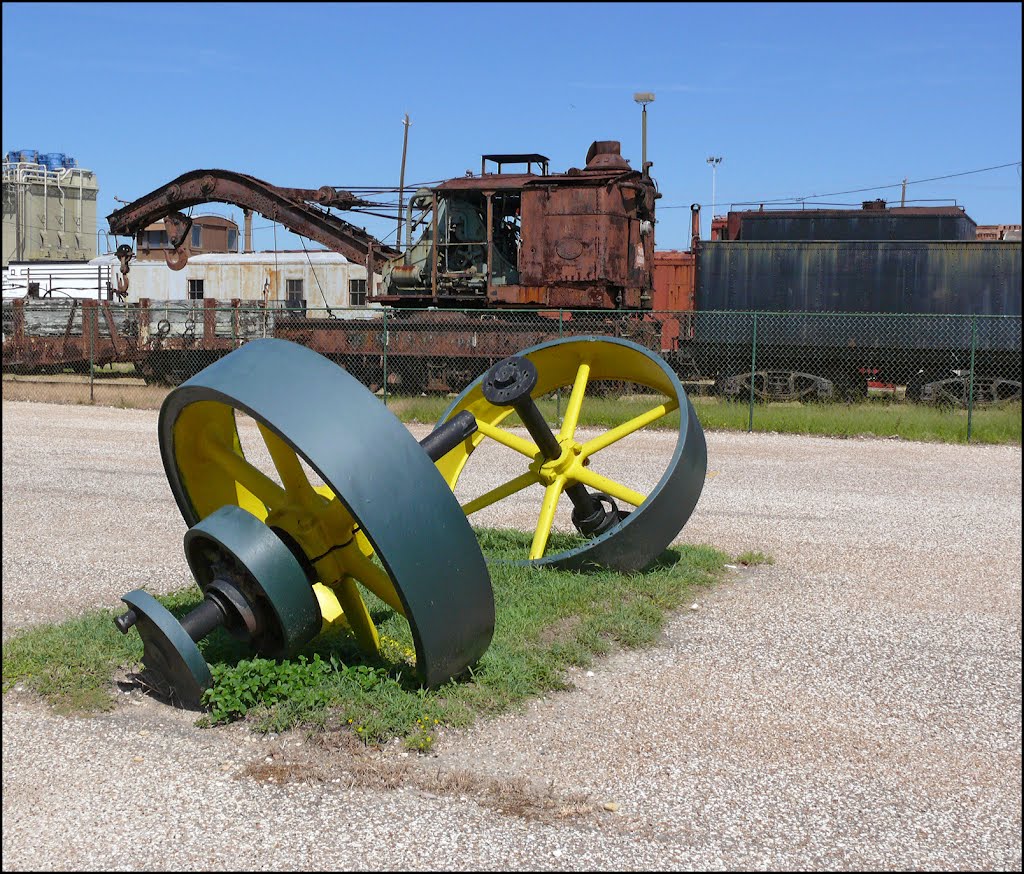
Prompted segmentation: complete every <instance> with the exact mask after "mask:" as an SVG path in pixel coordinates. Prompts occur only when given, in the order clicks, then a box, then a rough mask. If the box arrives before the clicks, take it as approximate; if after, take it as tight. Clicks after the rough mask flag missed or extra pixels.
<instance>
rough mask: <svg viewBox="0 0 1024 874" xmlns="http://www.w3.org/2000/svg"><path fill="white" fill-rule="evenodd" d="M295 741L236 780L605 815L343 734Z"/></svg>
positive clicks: (515, 812)
mask: <svg viewBox="0 0 1024 874" xmlns="http://www.w3.org/2000/svg"><path fill="white" fill-rule="evenodd" d="M297 737H298V736H297V735H295V734H294V733H290V735H289V737H282V738H281V739H278V740H277V741H276V742H275V743H274V744H273V745H272V746H271V748H270V749H269V751H266V752H265V753H264V754H263V757H262V758H261V759H260V760H259V761H253V762H250V763H249V764H248V765H246V766H245V767H244V768H243V769H242V770H241V771H240V772H239V774H238V777H239V778H240V779H245V778H248V779H253V780H258V781H260V782H263V783H273V784H278V785H283V784H288V783H306V784H309V783H340V785H341V787H342V788H345V789H372V790H377V791H393V790H395V789H399V788H411V789H415V790H418V791H419V792H421V793H422V794H423V795H424V796H425V797H428V798H454V799H460V800H470V801H473V802H475V803H476V804H479V805H480V806H481V807H486V808H488V809H490V810H493V811H495V812H496V813H501V814H504V815H508V816H516V817H520V818H521V819H525V820H531V821H545V822H551V821H556V820H558V821H563V820H573V819H575V820H578V819H586V818H591V817H598V816H600V815H602V814H604V815H607V813H609V812H610V811H609V809H608V808H606V807H604V806H602V805H601V804H600V803H599V802H596V801H595V800H594V799H592V798H590V797H589V796H587V795H583V794H579V793H571V794H562V793H559V792H557V791H555V788H554V784H553V783H551V782H548V783H546V784H544V785H535V784H533V783H531V782H529V781H528V780H525V779H519V778H516V779H508V778H505V779H499V778H494V777H487V776H482V775H479V774H475V773H472V772H471V771H467V770H462V769H453V768H448V767H442V766H438V765H437V764H432V759H431V758H430V757H426V756H418V755H416V754H415V753H407V754H403V753H399V752H392V751H391V750H375V749H373V748H369V747H366V746H364V745H363V744H362V743H361V742H360V741H359V740H357V739H356V738H354V737H352V736H351V734H349V733H348V732H346V731H328V732H325V733H323V734H321V735H318V736H315V737H313V738H309V739H307V740H305V741H304V742H302V743H301V745H300V744H299V743H298V742H297ZM405 756H407V758H406V757H405Z"/></svg>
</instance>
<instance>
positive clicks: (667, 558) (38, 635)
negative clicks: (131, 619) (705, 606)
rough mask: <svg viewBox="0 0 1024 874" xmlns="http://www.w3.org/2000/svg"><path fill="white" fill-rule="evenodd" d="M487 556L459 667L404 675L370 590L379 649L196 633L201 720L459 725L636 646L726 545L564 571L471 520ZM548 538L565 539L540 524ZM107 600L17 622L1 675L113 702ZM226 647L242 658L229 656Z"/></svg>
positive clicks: (181, 603) (343, 641)
mask: <svg viewBox="0 0 1024 874" xmlns="http://www.w3.org/2000/svg"><path fill="white" fill-rule="evenodd" d="M478 534H479V535H480V539H481V545H482V547H483V549H484V552H485V553H486V554H487V555H488V556H489V557H491V558H492V559H493V558H496V559H499V561H497V562H496V563H493V564H492V566H491V577H492V583H493V587H494V597H495V608H496V627H495V633H494V638H493V640H492V642H491V645H490V648H489V649H488V650H487V652H486V653H485V654H484V656H483V658H482V659H481V660H480V662H479V663H478V664H477V665H475V666H474V667H473V668H472V670H471V671H469V672H467V675H466V676H464V677H460V678H458V679H456V680H452V681H450V682H448V683H446V684H445V685H443V686H441V687H439V688H437V689H432V690H425V689H422V688H420V687H419V686H418V685H417V683H416V682H415V678H414V670H413V664H412V662H411V653H412V639H411V634H410V631H409V627H408V624H407V623H406V622H405V620H403V619H401V617H399V616H397V615H396V614H394V613H393V612H392V611H390V610H389V609H388V608H387V607H386V606H385V605H383V604H382V603H381V602H379V601H377V600H376V599H375V598H373V596H369V595H368V596H367V603H368V606H369V608H370V612H371V615H373V617H374V620H375V621H376V623H377V627H378V630H379V632H380V635H381V640H382V642H383V644H384V646H383V656H384V657H383V658H382V659H380V660H378V661H367V660H366V659H365V658H364V657H363V656H362V655H361V654H360V653H359V651H358V650H357V649H356V647H355V643H354V641H353V639H352V637H351V635H350V634H348V633H347V631H345V630H339V631H337V632H334V633H332V634H328V635H322V636H321V637H319V638H317V639H316V640H315V641H314V642H313V643H312V644H311V645H310V646H309V647H307V648H306V650H305V651H303V652H302V653H301V654H300V655H299V656H297V657H296V658H295V659H292V660H288V661H283V662H273V661H269V660H266V659H244V658H243V656H244V648H243V647H242V646H241V645H240V644H238V643H237V642H235V641H234V640H233V639H231V638H230V637H228V636H227V635H226V634H225V633H223V632H222V631H220V630H218V631H216V632H214V633H213V634H212V635H210V637H208V638H207V639H206V640H205V641H203V642H202V643H201V648H202V649H203V651H204V653H203V654H204V657H205V658H206V660H207V661H208V662H209V663H210V665H211V672H212V674H213V677H214V685H213V687H212V689H211V690H210V691H209V692H208V693H207V694H208V704H209V708H210V709H209V712H208V713H207V714H206V715H204V716H203V717H202V718H201V719H200V724H207V725H212V724H217V723H222V722H229V721H232V720H234V719H239V718H246V719H248V720H249V721H250V722H251V724H252V725H253V727H254V728H256V729H258V730H263V731H281V730H284V729H287V728H290V727H293V726H303V727H306V728H309V729H316V728H326V727H342V728H348V729H349V730H351V732H352V733H353V734H354V735H355V736H356V737H358V738H361V739H362V740H363V741H364V742H366V743H381V742H384V741H387V740H389V739H391V738H394V737H400V738H402V739H403V740H404V742H405V744H406V746H407V747H408V748H410V749H415V750H425V749H429V747H430V746H431V744H432V743H433V742H434V740H435V738H436V735H437V730H438V728H439V727H440V726H464V725H468V724H470V723H471V722H473V721H474V720H475V719H476V718H478V717H479V716H481V715H485V714H493V713H498V712H501V711H504V710H507V709H509V708H510V707H514V706H516V705H518V704H520V703H521V702H523V701H524V700H526V699H528V698H531V697H535V696H538V695H543V694H544V693H546V692H550V691H554V690H558V689H564V688H566V687H567V679H566V675H565V670H566V669H567V668H569V667H570V666H581V667H582V666H586V665H588V664H590V663H591V660H592V659H593V657H594V656H595V655H600V654H602V653H606V652H608V651H609V650H610V649H611V648H613V647H615V646H622V647H638V646H643V645H647V644H650V643H652V642H653V641H655V640H656V639H657V637H658V635H659V634H660V633H661V629H662V628H663V626H664V623H665V619H666V614H667V612H668V611H670V610H672V609H674V608H676V607H679V606H680V605H681V604H682V603H684V601H686V600H687V599H688V597H689V596H690V595H691V594H692V593H693V591H694V590H695V588H697V587H700V586H705V585H708V584H709V583H711V582H712V581H713V580H714V579H715V577H716V575H717V574H718V573H719V572H720V570H721V568H722V565H723V564H724V563H725V562H726V561H728V557H727V556H725V555H724V554H723V553H721V552H718V551H717V550H714V549H711V548H709V547H690V546H688V547H679V548H675V549H670V550H667V551H666V553H665V554H664V555H663V556H662V557H661V558H660V559H659V560H658V561H657V562H655V563H654V565H653V566H652V567H651V568H649V569H647V570H645V571H643V572H641V573H635V574H620V573H616V572H613V571H605V570H595V571H593V572H590V573H570V572H567V571H557V570H551V569H543V570H541V569H535V568H529V567H519V566H516V565H514V564H511V563H503V562H502V561H501V559H511V558H514V557H517V556H520V555H522V554H523V553H524V552H525V550H526V549H527V548H528V546H529V542H530V539H531V536H532V535H530V534H525V533H521V532H512V531H504V530H494V529H482V530H480V531H479V532H478ZM551 540H552V542H551V547H552V549H556V550H563V549H568V548H570V546H571V545H573V544H574V543H576V542H578V538H576V537H574V536H569V535H557V534H553V535H552V538H551ZM159 600H160V601H161V602H162V603H163V604H164V605H165V606H167V607H168V609H170V610H171V612H172V613H174V614H175V615H177V616H181V615H183V614H184V613H185V612H187V611H188V610H189V609H191V607H193V606H194V605H195V604H196V603H198V601H199V600H200V598H199V593H198V590H197V589H189V590H183V591H182V592H179V593H176V594H174V595H171V596H167V597H161V598H160V599H159ZM112 616H113V611H109V610H104V611H96V612H93V613H90V614H89V615H87V616H84V617H82V618H80V619H75V620H71V621H69V622H64V623H62V624H60V625H58V626H45V627H37V628H31V629H28V630H25V631H23V632H21V633H19V634H17V635H15V636H14V637H13V638H12V639H11V640H10V641H8V643H7V644H5V646H4V651H3V686H4V691H5V692H6V691H7V690H8V689H10V688H11V687H12V686H14V685H15V684H19V685H22V686H25V687H27V688H30V689H32V690H34V691H36V692H37V693H39V694H40V695H42V696H44V697H45V698H46V699H48V700H49V701H50V702H51V703H52V704H53V705H54V706H55V707H56V708H57V709H58V710H60V711H62V712H95V711H96V710H99V709H104V708H108V707H110V706H112V703H113V694H112V693H113V678H114V676H115V674H116V673H117V671H118V670H120V669H125V668H128V669H131V668H134V667H137V665H138V663H139V660H140V659H141V656H142V645H141V643H140V642H139V638H138V635H137V634H134V633H130V634H128V635H126V636H122V635H121V634H119V633H118V632H117V630H116V629H115V628H114V625H113V623H112V622H111V618H112ZM239 659H242V660H241V661H239Z"/></svg>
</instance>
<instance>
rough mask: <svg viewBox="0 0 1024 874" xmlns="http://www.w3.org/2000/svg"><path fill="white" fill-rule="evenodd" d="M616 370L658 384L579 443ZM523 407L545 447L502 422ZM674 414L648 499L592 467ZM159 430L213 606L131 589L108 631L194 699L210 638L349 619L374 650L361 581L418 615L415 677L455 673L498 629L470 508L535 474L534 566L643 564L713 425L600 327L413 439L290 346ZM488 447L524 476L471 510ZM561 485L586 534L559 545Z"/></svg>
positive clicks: (251, 357) (492, 384) (308, 631)
mask: <svg viewBox="0 0 1024 874" xmlns="http://www.w3.org/2000/svg"><path fill="white" fill-rule="evenodd" d="M612 377H614V378H617V379H628V380H629V381H631V382H633V383H636V384H638V385H642V386H645V387H647V388H648V389H649V390H651V391H652V392H654V395H653V396H652V398H653V399H652V402H651V407H650V409H648V410H647V411H646V412H644V413H642V414H641V415H638V416H636V417H635V418H633V419H631V420H629V421H627V422H625V423H623V424H621V425H618V426H616V427H614V428H611V429H609V430H607V431H605V432H604V433H602V434H598V435H595V436H592V437H590V438H589V439H585V440H582V441H581V440H580V438H579V436H578V435H577V433H576V430H577V424H578V422H579V419H580V413H581V410H582V407H583V405H584V401H585V397H586V394H587V387H588V384H589V383H590V381H591V380H603V379H608V378H612ZM560 386H571V390H570V396H569V399H568V402H567V407H566V416H565V421H564V423H563V425H562V427H561V429H560V430H559V432H558V434H555V433H553V432H552V431H551V430H550V429H549V427H548V425H547V424H546V422H545V421H544V418H543V416H542V415H541V414H540V413H539V411H538V409H537V407H536V401H537V400H538V399H539V398H541V397H543V396H544V395H548V394H550V393H551V392H552V391H554V390H555V389H556V388H558V387H560ZM513 411H515V412H517V413H518V414H519V415H520V417H522V419H523V421H524V422H525V423H526V426H527V430H528V434H529V435H530V437H532V438H533V439H532V441H531V440H529V439H526V438H523V437H521V436H519V435H518V434H515V433H514V432H512V431H510V430H508V429H507V427H504V426H503V423H504V420H505V419H506V418H507V417H508V416H509V415H510V414H511V413H512V412H513ZM675 411H678V412H679V414H680V415H679V419H680V421H679V426H678V428H677V429H676V433H675V447H674V450H673V452H672V453H671V457H670V459H669V462H668V464H667V467H666V470H665V471H664V473H663V474H662V475H661V476H660V479H658V481H657V483H656V485H655V486H654V487H653V488H652V489H650V490H649V491H648V492H647V493H646V494H644V493H641V492H639V491H637V490H636V489H635V488H634V487H633V486H635V485H637V484H636V483H634V484H630V485H627V484H625V483H621V482H618V481H616V480H615V479H612V478H610V477H609V476H608V475H607V473H608V472H607V471H606V473H605V474H601V473H598V472H597V471H596V470H594V469H592V462H593V461H594V460H595V459H596V458H597V456H598V453H599V452H600V451H601V450H604V449H607V448H608V447H609V446H611V445H613V444H615V443H617V442H619V441H621V440H625V439H627V438H628V437H629V436H630V435H632V434H634V433H635V432H637V431H639V430H641V429H642V428H644V427H647V426H648V425H650V424H652V423H654V422H655V421H657V420H658V419H661V418H662V417H664V416H667V415H670V414H671V413H673V412H675ZM158 429H159V437H160V452H161V457H162V460H163V465H164V470H165V473H166V474H167V477H168V481H169V484H170V487H171V491H172V493H173V494H174V497H175V499H176V501H177V503H178V507H179V509H180V511H181V513H182V516H183V517H184V519H185V521H186V523H187V524H188V526H189V529H188V531H187V532H186V534H185V544H184V545H185V554H186V558H187V561H188V564H189V567H190V569H191V571H192V573H193V575H194V577H195V579H196V581H197V583H198V584H199V587H200V589H201V590H202V592H203V595H204V598H203V601H202V602H201V604H200V605H199V606H198V607H196V608H195V610H193V611H192V612H191V613H189V614H188V615H187V616H185V617H184V618H183V619H182V620H180V621H179V620H177V619H175V618H174V617H173V616H172V615H171V614H170V612H169V611H168V610H167V609H166V608H164V607H163V606H162V605H161V604H160V603H159V602H158V601H157V600H156V599H155V598H153V597H152V596H151V595H149V594H148V593H146V592H145V591H143V590H135V591H133V592H129V593H128V594H126V595H125V596H124V597H123V599H122V600H123V601H124V602H125V604H126V605H127V606H128V608H129V609H128V611H127V612H126V613H125V614H123V615H122V616H120V617H118V618H117V619H116V620H115V622H116V624H117V626H118V628H119V629H120V630H121V631H122V632H123V633H128V631H129V630H130V629H131V628H133V627H134V628H136V629H137V630H138V633H139V634H140V636H141V637H142V640H143V646H144V655H143V663H144V666H145V668H146V670H147V672H149V673H150V674H153V675H155V676H156V678H157V679H158V681H159V682H158V683H156V684H155V685H157V687H158V688H159V687H161V686H162V687H163V688H164V691H166V692H169V693H171V694H172V695H173V696H174V697H175V698H177V699H178V700H179V701H180V702H181V703H183V704H185V705H187V706H193V707H195V706H198V704H199V703H200V701H201V697H202V693H203V691H204V689H206V688H208V687H209V686H210V684H211V682H212V680H211V675H210V671H209V668H208V666H207V665H206V663H205V661H204V660H203V657H202V654H201V651H200V648H199V646H198V643H199V641H201V640H202V639H203V638H204V637H205V636H207V635H208V634H209V633H210V632H211V631H213V630H214V629H215V628H218V627H223V628H225V629H226V630H227V631H228V632H230V633H231V634H233V635H235V636H236V637H238V638H240V639H242V640H244V641H246V642H247V643H248V644H249V645H250V647H251V648H252V649H253V650H254V651H256V652H257V653H262V654H264V655H267V656H269V657H283V656H288V655H290V654H293V653H295V652H296V651H297V650H299V649H301V648H302V647H303V646H304V645H305V644H307V643H309V642H310V641H311V640H312V639H313V638H314V637H315V636H317V635H318V634H319V633H320V632H321V631H322V630H323V629H324V628H325V627H328V626H331V625H334V624H335V623H339V622H344V623H345V624H346V625H347V626H348V627H349V628H350V629H351V631H352V633H353V635H354V637H355V639H356V641H357V643H358V644H359V646H360V648H361V649H362V650H363V651H364V652H366V653H367V654H368V655H370V656H376V655H379V652H380V649H379V648H380V640H379V635H378V632H377V628H376V625H375V623H374V620H373V618H372V617H371V614H370V611H369V610H368V608H367V604H366V602H365V601H364V598H363V595H362V593H361V590H366V591H368V592H371V593H372V594H374V595H375V596H376V597H377V598H379V599H380V600H381V601H382V602H383V603H384V604H386V605H387V606H388V607H389V608H391V609H392V610H393V611H395V612H396V613H398V614H399V615H401V616H403V617H405V619H406V620H407V621H408V623H409V626H410V631H411V635H412V638H413V641H414V644H415V654H416V670H417V673H418V675H419V678H420V680H421V681H422V682H423V683H424V684H425V685H428V686H435V685H438V684H440V683H443V682H445V681H446V680H448V679H450V678H451V677H454V676H456V675H458V674H460V673H461V672H462V671H463V670H464V669H465V668H467V667H468V666H470V665H472V664H473V663H474V662H475V661H476V660H478V659H479V658H480V656H481V655H482V654H483V653H484V652H485V651H486V649H487V647H488V645H489V643H490V640H491V635H492V633H493V629H494V599H493V595H492V591H491V584H490V575H489V573H488V570H487V564H486V562H485V559H484V557H483V555H482V553H481V549H480V546H479V545H478V543H477V540H476V537H475V535H474V533H473V530H472V529H471V528H470V525H469V521H468V517H469V516H470V515H471V514H472V513H474V512H476V511H477V510H479V509H481V508H483V507H485V506H490V505H492V504H495V503H497V502H498V501H501V500H503V499H505V498H507V497H510V496H511V495H513V494H515V493H517V492H519V491H521V490H523V489H525V488H526V487H527V486H530V485H533V484H541V485H542V486H543V487H544V488H543V497H542V499H541V503H540V508H539V510H538V521H537V523H536V528H535V532H534V536H533V539H532V543H531V546H530V549H529V553H528V554H527V555H524V556H523V557H522V559H521V560H522V562H524V563H529V564H532V565H537V566H544V565H553V566H557V567H566V568H583V567H586V566H588V565H598V566H604V567H610V568H614V569H617V570H620V571H625V572H629V571H635V570H639V569H641V568H643V567H645V566H646V565H648V564H649V563H650V562H652V561H653V560H654V559H656V558H657V557H658V556H659V555H660V554H661V553H662V551H663V550H664V549H665V548H666V547H667V546H668V545H669V543H670V542H671V541H672V540H673V538H674V537H675V536H676V535H677V534H678V533H679V531H680V530H681V528H682V527H683V525H684V524H685V523H686V521H687V519H688V518H689V516H690V514H691V513H692V511H693V509H694V507H695V505H696V503H697V500H698V498H699V496H700V493H701V489H702V488H703V483H704V475H705V470H706V464H707V455H706V448H705V443H704V435H703V431H702V430H701V427H700V424H699V422H698V421H697V418H696V415H695V414H694V411H693V408H692V406H691V405H690V402H689V400H688V398H687V397H686V394H685V392H684V391H683V389H682V386H681V384H680V383H679V380H678V378H677V377H676V376H675V374H674V373H673V372H672V371H671V369H670V368H668V366H667V365H666V364H665V363H664V362H663V361H662V360H661V359H660V358H659V357H657V356H655V355H652V354H651V353H650V352H649V351H647V350H646V349H644V348H642V347H640V346H638V345H636V344H634V343H629V342H627V341H623V340H609V339H606V338H597V337H584V338H579V337H573V338H566V339H564V340H560V341H555V342H551V343H545V344H541V345H540V346H536V347H533V348H531V349H527V350H525V351H523V352H522V353H520V354H518V355H515V356H511V357H509V358H507V359H504V360H502V361H499V362H498V363H497V364H495V365H494V366H493V367H492V368H491V370H490V371H489V372H488V373H487V374H486V375H485V376H484V377H482V378H481V380H479V381H478V382H477V383H475V384H474V385H472V386H470V387H469V388H468V389H467V390H466V392H464V393H463V395H462V396H460V397H459V398H457V399H456V400H455V402H454V403H453V404H452V406H451V408H450V409H449V410H448V411H447V412H446V413H445V415H444V416H443V417H442V421H441V422H439V424H438V426H437V427H436V428H435V429H434V431H433V432H432V433H431V434H429V435H428V436H427V437H426V438H424V440H423V441H421V442H420V443H417V442H416V441H415V440H414V439H413V438H412V437H411V435H410V434H409V432H408V431H407V430H406V429H405V427H404V426H403V425H402V424H401V423H400V422H399V421H398V419H397V418H395V416H394V415H393V414H392V413H391V412H390V411H389V410H388V409H387V408H386V407H384V406H383V405H382V404H381V403H380V401H379V400H378V399H377V398H375V397H374V395H372V394H371V393H370V392H369V391H368V390H367V389H366V388H365V387H364V386H362V385H361V384H360V383H359V382H358V381H357V380H355V379H354V378H353V377H352V376H350V375H349V374H347V373H346V372H345V371H344V370H342V369H340V368H338V367H335V366H334V365H333V364H332V363H331V362H329V361H328V360H327V359H325V358H324V357H322V356H321V355H318V354H317V353H315V352H313V351H311V350H309V349H307V348H305V347H302V346H299V345H297V344H294V343H289V342H287V341H284V340H277V339H261V340H255V341H253V342H251V343H247V344H246V345H244V346H242V347H240V348H239V349H237V350H235V351H234V352H231V353H230V354H228V355H227V356H225V357H224V358H222V359H221V360H220V361H218V362H216V363H214V364H212V365H211V366H209V367H208V368H206V369H205V370H203V371H202V372H201V373H199V374H197V375H196V376H195V377H193V378H192V379H190V380H189V381H187V382H186V383H184V384H182V385H181V386H179V387H178V388H176V389H175V390H173V391H172V392H171V393H170V394H169V395H168V396H167V398H166V400H165V401H164V404H163V406H162V408H161V411H160V417H159V423H158ZM485 440H490V441H493V443H494V444H495V446H496V447H505V448H511V449H512V450H513V451H514V452H516V453H517V454H519V455H521V456H523V457H524V460H525V461H526V462H527V469H526V471H525V472H524V473H522V474H519V475H517V476H515V477H514V478H513V479H512V480H511V481H509V482H508V483H505V484H503V485H500V486H498V487H497V488H494V489H491V490H489V491H487V492H486V493H485V494H483V495H481V496H478V497H476V498H474V499H471V500H470V501H468V502H467V503H465V504H460V500H459V499H457V497H456V493H455V489H456V486H457V484H458V480H459V477H460V475H461V474H462V473H463V472H464V468H465V466H466V464H467V463H468V462H469V460H470V456H471V455H473V454H474V453H476V452H477V451H478V450H479V449H480V446H481V444H482V443H483V441H485ZM476 463H480V464H485V463H486V462H485V461H484V462H480V461H477V462H476ZM563 492H564V493H565V494H567V495H568V496H569V499H570V500H571V502H572V504H573V513H572V524H573V525H574V527H575V528H576V530H577V531H578V532H579V534H578V537H577V538H576V539H575V540H574V541H573V543H572V545H570V546H569V547H568V548H566V547H565V546H564V544H560V545H559V547H558V549H555V550H552V549H549V548H548V544H549V537H550V533H551V530H552V524H553V519H554V515H555V509H556V506H557V504H558V501H559V498H560V496H561V494H562V493H563ZM620 505H621V506H620ZM626 506H628V507H629V508H630V509H626Z"/></svg>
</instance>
